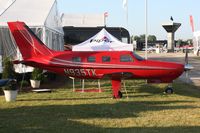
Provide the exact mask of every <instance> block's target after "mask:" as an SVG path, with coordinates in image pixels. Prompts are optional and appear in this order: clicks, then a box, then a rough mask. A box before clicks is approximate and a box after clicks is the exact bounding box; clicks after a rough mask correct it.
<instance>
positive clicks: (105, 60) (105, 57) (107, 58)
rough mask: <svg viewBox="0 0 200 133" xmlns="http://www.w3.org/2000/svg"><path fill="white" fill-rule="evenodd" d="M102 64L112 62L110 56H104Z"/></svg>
mask: <svg viewBox="0 0 200 133" xmlns="http://www.w3.org/2000/svg"><path fill="white" fill-rule="evenodd" d="M102 62H110V56H103V57H102Z"/></svg>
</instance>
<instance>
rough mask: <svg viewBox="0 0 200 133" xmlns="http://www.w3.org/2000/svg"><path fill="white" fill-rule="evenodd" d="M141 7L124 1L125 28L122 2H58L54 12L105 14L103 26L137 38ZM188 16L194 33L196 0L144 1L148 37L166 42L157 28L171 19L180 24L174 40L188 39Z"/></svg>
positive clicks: (139, 0) (135, 0) (198, 20)
mask: <svg viewBox="0 0 200 133" xmlns="http://www.w3.org/2000/svg"><path fill="white" fill-rule="evenodd" d="M144 3H145V0H128V14H129V17H128V25H127V23H126V14H125V10H124V9H123V8H122V0H58V8H59V11H60V12H65V13H104V12H108V14H109V15H108V18H107V26H114V27H115V26H116V27H125V28H127V29H128V30H129V32H130V34H131V35H141V34H144V33H145V21H144V18H145V16H144V12H145V9H144V5H145V4H144ZM189 15H193V18H194V24H195V30H200V1H199V0H148V27H149V28H148V33H149V34H151V35H156V36H157V38H158V39H167V34H166V32H165V30H164V29H163V28H162V26H161V24H162V23H163V22H167V21H170V16H173V18H174V22H180V23H181V24H182V25H181V27H180V28H179V29H178V30H177V32H176V36H175V37H176V39H184V40H186V39H189V38H192V31H191V27H190V23H189Z"/></svg>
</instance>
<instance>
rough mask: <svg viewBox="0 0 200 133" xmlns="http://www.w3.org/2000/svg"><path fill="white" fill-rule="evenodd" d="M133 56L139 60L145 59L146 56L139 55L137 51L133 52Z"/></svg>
mask: <svg viewBox="0 0 200 133" xmlns="http://www.w3.org/2000/svg"><path fill="white" fill-rule="evenodd" d="M133 56H134V57H135V58H136V59H137V60H138V61H143V60H144V58H142V57H141V56H139V55H137V54H136V53H134V52H133Z"/></svg>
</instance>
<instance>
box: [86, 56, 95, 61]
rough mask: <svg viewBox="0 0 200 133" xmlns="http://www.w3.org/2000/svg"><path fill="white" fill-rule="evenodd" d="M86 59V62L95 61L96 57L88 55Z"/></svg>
mask: <svg viewBox="0 0 200 133" xmlns="http://www.w3.org/2000/svg"><path fill="white" fill-rule="evenodd" d="M87 61H88V62H96V58H95V57H94V56H89V57H88V58H87Z"/></svg>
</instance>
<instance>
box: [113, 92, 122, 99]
mask: <svg viewBox="0 0 200 133" xmlns="http://www.w3.org/2000/svg"><path fill="white" fill-rule="evenodd" d="M122 97H123V94H122V92H121V91H118V96H117V97H115V96H113V99H118V98H122Z"/></svg>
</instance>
